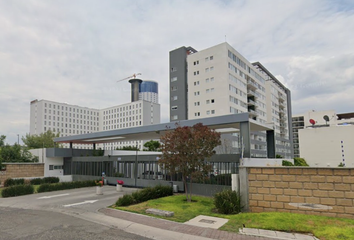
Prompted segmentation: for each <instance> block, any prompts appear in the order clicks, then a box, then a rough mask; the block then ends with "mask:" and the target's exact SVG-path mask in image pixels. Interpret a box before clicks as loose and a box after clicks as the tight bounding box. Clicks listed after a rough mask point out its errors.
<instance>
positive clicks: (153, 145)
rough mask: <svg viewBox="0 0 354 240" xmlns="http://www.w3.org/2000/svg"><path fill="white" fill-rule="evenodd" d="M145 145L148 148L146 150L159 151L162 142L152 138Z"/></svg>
mask: <svg viewBox="0 0 354 240" xmlns="http://www.w3.org/2000/svg"><path fill="white" fill-rule="evenodd" d="M144 147H146V148H147V149H146V151H151V152H158V151H159V150H160V147H161V144H160V142H159V141H154V140H150V141H148V142H146V143H145V144H144ZM144 150H145V149H144Z"/></svg>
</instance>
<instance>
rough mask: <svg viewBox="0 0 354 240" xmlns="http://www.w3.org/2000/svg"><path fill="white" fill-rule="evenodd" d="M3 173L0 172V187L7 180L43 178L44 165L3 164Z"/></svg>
mask: <svg viewBox="0 0 354 240" xmlns="http://www.w3.org/2000/svg"><path fill="white" fill-rule="evenodd" d="M4 165H6V170H5V171H0V182H1V183H0V185H3V184H4V181H5V180H6V179H7V178H36V177H43V176H44V163H4Z"/></svg>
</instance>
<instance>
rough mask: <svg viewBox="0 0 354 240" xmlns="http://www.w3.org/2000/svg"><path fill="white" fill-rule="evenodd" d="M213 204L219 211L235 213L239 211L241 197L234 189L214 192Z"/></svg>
mask: <svg viewBox="0 0 354 240" xmlns="http://www.w3.org/2000/svg"><path fill="white" fill-rule="evenodd" d="M214 205H215V207H216V209H217V210H218V212H219V213H222V214H236V213H239V212H241V209H242V207H241V198H240V196H239V194H238V193H237V192H236V191H232V190H231V189H228V190H224V191H222V192H219V193H216V194H215V196H214Z"/></svg>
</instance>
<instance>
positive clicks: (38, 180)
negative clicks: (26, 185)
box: [31, 178, 44, 185]
mask: <svg viewBox="0 0 354 240" xmlns="http://www.w3.org/2000/svg"><path fill="white" fill-rule="evenodd" d="M43 182H44V181H43V179H42V178H33V179H31V184H32V185H41V184H42V183H43Z"/></svg>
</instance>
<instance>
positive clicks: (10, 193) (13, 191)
mask: <svg viewBox="0 0 354 240" xmlns="http://www.w3.org/2000/svg"><path fill="white" fill-rule="evenodd" d="M33 192H34V187H33V186H32V185H14V186H10V187H7V188H5V189H3V190H2V192H1V195H2V197H3V198H6V197H15V196H22V195H27V194H32V193H33Z"/></svg>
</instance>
